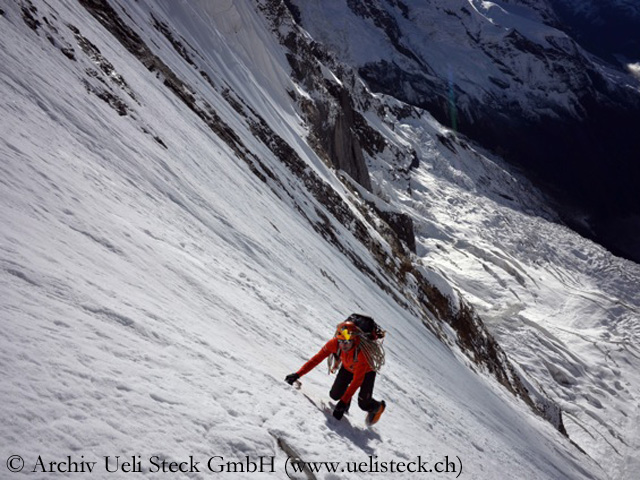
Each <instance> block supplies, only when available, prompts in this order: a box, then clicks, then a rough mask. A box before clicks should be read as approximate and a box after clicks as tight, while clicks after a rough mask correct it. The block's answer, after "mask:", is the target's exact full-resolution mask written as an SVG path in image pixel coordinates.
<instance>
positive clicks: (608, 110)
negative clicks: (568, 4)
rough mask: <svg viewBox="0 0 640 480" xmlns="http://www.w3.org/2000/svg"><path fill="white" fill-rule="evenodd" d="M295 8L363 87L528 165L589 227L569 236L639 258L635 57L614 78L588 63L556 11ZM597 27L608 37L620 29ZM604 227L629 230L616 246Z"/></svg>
mask: <svg viewBox="0 0 640 480" xmlns="http://www.w3.org/2000/svg"><path fill="white" fill-rule="evenodd" d="M292 3H294V4H295V5H296V7H297V8H298V10H299V11H300V18H301V22H302V24H303V25H304V26H305V28H307V29H308V30H309V31H310V32H311V34H312V35H313V36H314V38H316V39H318V40H319V41H321V42H323V43H325V44H326V45H329V46H330V47H331V49H332V50H334V51H335V52H337V54H338V55H339V56H340V58H342V59H343V60H344V61H346V62H348V63H350V64H351V65H353V66H355V67H356V68H358V69H359V71H360V73H361V75H362V76H363V78H364V79H365V80H366V81H367V83H368V85H369V86H370V88H372V89H373V90H375V91H379V92H384V93H386V94H389V95H392V96H395V97H396V98H400V99H401V100H403V101H405V102H408V103H411V104H414V105H418V106H420V107H423V108H425V109H427V110H429V111H430V112H431V113H432V114H433V115H434V116H435V117H436V118H437V119H438V120H439V121H440V122H441V123H443V124H445V125H447V126H449V127H450V128H452V129H454V130H458V131H460V132H462V133H464V134H466V135H468V136H470V137H471V138H473V139H474V140H475V141H476V142H479V143H481V144H482V145H483V146H484V147H485V148H488V149H491V150H492V151H494V152H499V153H500V154H501V155H502V156H504V157H505V158H506V159H507V160H508V161H510V162H513V163H516V164H518V165H519V166H521V167H524V169H525V171H528V172H530V173H533V174H534V178H536V179H537V181H538V182H539V185H540V186H542V187H545V188H547V189H548V191H549V192H552V193H553V195H554V197H555V198H557V199H559V200H560V202H559V203H561V204H566V203H572V204H573V205H574V207H575V209H577V210H582V212H583V213H581V216H588V217H590V219H589V221H590V224H589V225H588V226H587V227H586V228H585V227H583V226H582V225H581V222H580V221H578V220H577V219H576V216H575V215H574V214H573V212H572V211H567V212H563V213H564V216H565V218H566V220H567V221H571V222H572V226H573V228H576V229H578V230H579V231H581V233H582V234H583V235H585V236H588V237H590V238H594V239H596V240H598V241H600V242H602V243H603V244H605V245H606V246H607V247H608V248H610V249H613V250H614V251H616V252H619V253H622V254H624V255H626V256H627V257H630V258H640V252H638V251H637V248H632V249H629V248H627V245H628V243H629V242H628V240H627V239H628V238H629V236H630V235H633V232H631V231H628V229H625V228H624V225H625V224H626V220H625V219H626V218H627V217H629V216H633V215H636V214H638V213H639V212H640V202H639V201H638V198H637V195H635V189H636V187H635V185H637V184H638V182H640V168H639V167H638V165H637V162H636V161H635V152H637V151H638V150H640V143H639V142H640V140H638V136H637V135H636V133H635V130H634V128H635V127H634V126H635V125H637V124H638V122H640V93H639V92H640V83H639V82H638V80H637V78H635V77H634V76H633V75H631V74H630V73H629V71H628V70H629V68H628V67H627V64H633V63H634V62H636V61H637V60H636V59H635V58H632V57H631V56H629V55H626V57H627V58H624V59H622V58H621V59H620V62H619V68H616V69H614V68H611V67H610V66H607V65H606V64H605V62H604V61H603V60H600V59H597V58H595V57H593V56H592V55H590V54H589V53H587V51H586V50H585V49H583V48H582V46H581V45H580V43H577V42H576V39H577V40H578V41H579V42H581V41H582V40H583V37H581V36H578V35H577V33H576V31H574V30H573V29H571V28H570V27H569V24H568V23H567V22H566V21H565V16H564V15H561V14H560V13H558V9H559V7H558V6H557V5H556V4H555V3H552V2H523V1H510V2H485V1H471V0H464V1H463V0H459V1H439V0H432V1H398V2H382V1H370V2H363V1H359V0H348V1H347V0H330V1H326V2H325V1H304V2H303V1H295V0H293V1H292ZM599 4H601V5H605V4H608V3H607V2H604V3H602V2H599ZM602 8H604V7H602ZM636 8H637V7H636ZM616 15H617V17H616V18H620V14H619V13H618V14H616ZM603 18H604V19H605V22H606V25H608V26H610V30H613V29H617V28H618V25H621V23H620V22H618V21H614V20H613V17H609V16H606V17H603ZM629 18H630V19H629V22H632V24H633V25H635V26H630V27H629V28H626V27H624V31H625V32H627V31H628V32H629V33H628V34H624V35H623V38H625V39H628V40H629V42H631V45H636V47H631V48H630V49H627V51H638V48H637V42H638V40H639V39H638V33H637V32H638V31H640V28H638V26H637V24H635V23H633V22H635V20H633V18H635V17H629ZM623 25H626V23H624V24H623ZM598 28H600V27H598ZM592 33H594V34H593V35H591V34H590V35H591V36H590V38H591V39H592V40H593V42H592V43H597V42H599V41H600V37H599V36H598V34H597V33H595V32H592ZM584 38H585V39H586V36H585V37H584ZM585 46H587V45H586V44H585ZM589 50H591V51H592V52H596V53H598V51H596V50H593V49H591V48H589ZM608 52H609V56H610V55H613V54H615V53H616V52H617V53H620V52H622V50H615V49H609V50H608ZM611 218H614V219H616V220H619V221H616V222H614V223H616V225H617V226H616V228H617V229H618V231H621V232H622V231H624V230H627V233H625V234H623V237H622V240H621V241H620V242H617V241H616V240H615V239H614V240H613V241H612V239H611V236H610V235H608V232H610V229H609V228H607V225H608V223H609V219H611ZM623 245H624V246H623Z"/></svg>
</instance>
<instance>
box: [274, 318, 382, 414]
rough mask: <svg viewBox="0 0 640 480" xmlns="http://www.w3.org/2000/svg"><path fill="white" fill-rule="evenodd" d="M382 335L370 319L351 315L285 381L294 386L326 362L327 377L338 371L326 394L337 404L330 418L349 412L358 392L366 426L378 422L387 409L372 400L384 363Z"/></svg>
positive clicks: (380, 330) (380, 402)
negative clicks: (374, 387) (365, 415)
mask: <svg viewBox="0 0 640 480" xmlns="http://www.w3.org/2000/svg"><path fill="white" fill-rule="evenodd" d="M358 325H360V327H359V326H358ZM361 327H363V328H364V329H365V330H367V331H365V330H363V329H362V328H361ZM384 334H385V332H384V330H382V329H381V328H380V327H378V325H377V324H376V323H375V322H374V321H373V319H372V318H371V317H368V316H365V315H360V314H354V315H351V316H350V317H349V318H348V319H347V320H346V321H344V322H342V323H340V324H339V325H338V326H337V328H336V333H335V336H334V337H333V338H332V339H331V340H329V341H328V342H327V343H326V344H325V345H324V346H323V347H322V348H321V349H320V351H319V352H318V353H317V354H316V355H314V356H313V357H311V358H310V359H309V361H307V362H306V363H305V364H304V365H303V366H302V367H301V368H300V370H298V371H297V372H295V373H291V374H289V375H287V376H286V378H285V381H286V382H287V383H289V384H290V385H293V384H294V383H295V382H297V380H298V379H299V378H300V377H302V376H303V375H305V374H307V373H309V372H310V371H311V370H313V369H314V368H315V367H316V366H317V365H318V364H319V363H320V362H321V361H322V360H324V359H325V358H328V362H329V373H335V371H336V370H338V374H337V375H336V379H335V381H334V382H333V386H332V387H331V391H330V392H329V395H330V396H331V398H332V399H334V400H338V403H337V404H336V406H335V408H334V410H333V416H334V417H335V418H336V419H338V420H340V419H341V418H342V416H343V415H344V414H345V413H347V412H348V411H349V406H350V404H351V397H353V395H354V394H355V392H356V391H357V390H358V388H359V389H360V392H359V394H358V406H359V407H360V408H361V409H362V410H364V411H366V412H367V418H366V423H367V425H373V424H374V423H376V422H377V421H378V420H379V418H380V415H382V412H384V409H385V407H386V404H385V402H384V400H383V401H378V400H375V399H374V398H373V386H374V384H375V381H376V374H377V372H378V370H379V369H380V367H381V366H382V364H383V363H384V350H383V349H382V338H383V337H384Z"/></svg>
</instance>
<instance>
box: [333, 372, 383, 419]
mask: <svg viewBox="0 0 640 480" xmlns="http://www.w3.org/2000/svg"><path fill="white" fill-rule="evenodd" d="M351 380H353V373H351V372H350V371H348V370H347V369H346V368H344V367H341V368H340V370H339V371H338V374H337V375H336V380H335V382H333V386H332V387H331V391H330V392H329V396H330V397H331V398H333V399H334V400H340V398H342V396H343V395H344V392H346V391H347V388H349V384H350V383H351ZM375 382H376V372H373V371H372V372H368V373H366V374H365V376H364V380H363V381H362V385H361V386H360V393H359V394H358V406H359V407H360V408H361V409H362V410H365V411H367V412H370V411H372V410H377V409H378V407H380V402H378V401H377V400H374V399H373V385H374V384H375Z"/></svg>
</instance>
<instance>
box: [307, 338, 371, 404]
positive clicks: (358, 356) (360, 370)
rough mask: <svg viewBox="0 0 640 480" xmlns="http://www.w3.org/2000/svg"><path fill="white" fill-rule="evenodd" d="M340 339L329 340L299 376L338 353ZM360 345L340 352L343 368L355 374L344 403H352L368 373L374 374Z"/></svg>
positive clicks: (343, 399)
mask: <svg viewBox="0 0 640 480" xmlns="http://www.w3.org/2000/svg"><path fill="white" fill-rule="evenodd" d="M338 347H339V345H338V339H337V338H335V337H334V338H332V339H331V340H329V341H328V342H327V343H326V344H325V345H324V346H323V347H322V348H321V349H320V351H319V352H318V353H316V354H315V355H314V356H313V357H311V358H310V359H309V361H308V362H307V363H305V364H304V365H303V366H302V367H301V368H300V370H298V372H297V373H298V375H300V376H303V375H305V374H307V373H309V372H310V371H311V370H313V369H314V368H315V367H316V366H317V365H318V364H319V363H320V362H321V361H323V360H324V359H325V358H327V357H328V356H329V355H331V354H332V353H338ZM359 350H360V349H359V348H358V345H357V344H356V345H354V347H353V348H352V349H351V350H349V351H348V352H343V351H342V350H341V351H340V360H341V361H342V366H343V367H344V368H345V369H346V370H347V371H349V372H351V373H353V379H352V380H351V383H350V384H349V388H347V391H346V392H344V395H343V396H342V398H341V399H340V400H342V401H343V402H344V403H347V404H348V403H349V402H350V401H351V397H353V394H354V393H356V390H358V388H360V385H362V381H363V380H364V376H365V375H366V374H367V373H368V372H372V371H373V368H371V366H370V365H369V362H368V361H367V358H366V356H365V355H364V354H363V353H362V352H359Z"/></svg>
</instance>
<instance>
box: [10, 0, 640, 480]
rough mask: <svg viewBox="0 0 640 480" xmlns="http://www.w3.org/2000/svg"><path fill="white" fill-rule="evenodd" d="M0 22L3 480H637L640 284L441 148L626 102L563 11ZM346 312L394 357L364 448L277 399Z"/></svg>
mask: <svg viewBox="0 0 640 480" xmlns="http://www.w3.org/2000/svg"><path fill="white" fill-rule="evenodd" d="M0 5H1V8H0V25H1V27H2V28H0V40H1V41H0V46H1V48H0V65H2V67H1V69H0V87H1V88H2V91H1V93H2V97H1V98H2V99H3V101H2V103H0V128H1V130H2V133H3V134H2V136H1V137H0V153H1V155H2V162H1V163H0V169H1V175H0V182H1V185H2V189H1V190H0V220H1V225H2V227H1V228H0V240H1V241H0V292H1V293H2V294H1V295H0V322H1V324H0V325H1V327H2V328H1V329H0V347H1V348H0V363H1V364H2V365H3V369H2V389H0V418H1V419H2V423H3V425H5V429H3V432H2V433H1V434H0V435H1V436H0V438H2V442H0V448H1V449H2V451H1V452H0V453H2V455H3V458H8V457H9V456H10V455H14V454H15V453H16V452H19V453H21V454H22V456H23V457H24V458H25V459H27V461H31V462H32V467H31V469H32V470H34V471H36V469H34V468H33V462H35V459H36V458H39V457H38V456H39V455H41V454H42V455H44V456H47V457H51V458H48V459H47V461H49V460H58V459H60V458H62V455H64V456H66V455H68V452H70V451H73V452H79V453H78V455H84V457H85V458H86V459H89V458H91V457H92V456H97V457H98V458H103V457H104V456H105V455H115V454H121V455H129V454H134V453H135V454H136V455H138V454H143V455H147V456H148V455H152V454H155V453H158V454H162V455H163V456H166V457H168V458H174V457H175V456H177V455H184V456H185V457H187V458H188V457H189V456H190V455H195V456H196V457H197V458H196V459H200V457H202V458H203V459H204V462H206V459H207V458H209V457H211V456H212V455H217V454H220V455H224V456H225V458H227V459H232V460H237V459H244V458H245V457H246V458H249V457H255V456H256V455H267V456H272V457H273V458H274V459H275V460H274V461H275V462H276V463H277V469H278V471H277V472H269V473H267V474H265V477H266V478H271V477H273V478H281V477H283V476H284V474H285V468H286V465H287V463H286V462H287V456H288V455H293V453H292V452H295V455H297V456H301V457H302V458H303V459H305V460H320V461H327V460H334V459H335V457H336V453H335V452H336V451H339V452H340V457H341V460H344V461H352V462H354V463H355V462H357V461H359V460H365V461H368V460H371V459H373V458H377V459H379V460H380V461H385V462H387V461H389V460H397V459H401V460H402V461H405V460H412V459H414V458H415V457H417V456H423V455H424V456H426V455H429V456H435V455H440V454H442V455H449V458H453V457H454V455H455V456H456V457H458V460H459V461H460V465H459V466H460V468H462V467H463V466H464V472H465V473H467V472H468V473H470V474H471V475H472V476H473V477H474V478H485V479H493V478H495V477H496V475H499V476H504V477H507V476H511V477H515V478H548V479H554V480H555V479H557V478H572V479H573V478H575V479H583V478H584V479H594V478H597V479H600V478H602V479H605V478H615V479H621V480H630V479H632V478H635V475H636V474H637V471H638V468H640V465H639V464H638V458H637V451H638V449H639V448H640V430H638V425H640V422H638V399H640V374H639V373H638V372H640V362H639V360H640V352H639V351H638V344H639V343H638V342H639V340H640V325H639V324H638V322H637V313H638V311H640V293H639V292H638V289H637V285H638V282H639V279H640V267H638V265H637V264H635V263H633V262H630V261H626V260H623V259H620V258H617V257H615V256H613V255H612V254H611V253H609V252H608V251H606V250H605V249H603V248H601V247H600V246H599V245H597V244H595V243H593V242H591V241H589V240H587V239H585V238H583V237H581V236H579V235H577V234H576V233H575V232H573V231H572V230H570V229H568V228H566V227H565V226H564V225H563V224H562V222H561V217H560V215H559V213H558V212H557V211H556V209H555V207H554V204H553V203H550V202H549V200H548V198H547V196H546V195H545V194H544V193H542V192H541V191H540V189H539V188H536V187H535V186H534V185H533V184H532V183H531V182H530V181H529V180H527V179H526V178H525V177H524V176H522V175H521V174H520V173H519V172H518V171H516V170H514V169H513V168H511V167H509V166H508V164H506V163H505V162H504V161H503V159H502V158H501V157H498V156H496V155H494V154H492V153H490V152H489V151H487V149H485V148H483V147H482V146H481V145H479V144H478V143H475V142H474V141H473V140H472V139H468V138H464V137H462V136H461V135H458V134H456V133H455V132H453V131H452V129H451V127H452V126H453V127H455V128H456V129H458V130H462V127H463V126H464V125H467V124H468V123H469V118H472V117H473V118H474V119H476V120H475V121H476V122H479V121H480V120H481V119H483V118H484V119H486V118H488V117H485V116H483V115H486V114H485V113H483V111H484V110H482V111H481V110H476V108H479V105H480V103H479V102H480V100H483V101H487V100H489V103H488V104H487V105H488V107H487V108H493V109H494V111H495V112H496V113H500V114H501V115H502V116H503V117H504V118H503V121H504V124H505V125H508V124H509V121H510V120H509V117H508V116H507V113H508V112H509V111H508V110H503V109H502V107H501V106H500V105H501V104H499V101H507V100H508V103H509V105H511V107H510V108H513V109H514V111H520V112H523V111H530V112H531V114H530V117H527V121H531V122H533V123H532V125H533V124H535V122H538V121H542V119H544V118H555V117H554V116H556V117H557V118H564V116H566V117H567V118H570V119H573V120H572V121H576V122H577V120H576V119H579V118H581V117H580V116H581V115H583V114H584V113H585V112H584V108H585V107H584V105H582V104H581V103H580V102H581V98H582V97H580V95H579V94H578V93H579V91H580V88H582V87H584V85H587V86H588V87H589V88H592V90H593V89H595V87H594V86H593V85H591V84H589V79H590V78H591V77H590V76H589V75H595V73H593V72H592V71H591V70H589V69H594V71H599V72H600V73H599V75H602V76H603V78H605V79H606V82H605V86H606V88H608V89H610V91H609V95H610V96H609V97H606V98H605V97H604V96H603V95H604V93H602V92H600V90H597V89H596V90H593V91H594V92H596V93H597V95H596V96H598V95H600V96H599V97H598V98H600V97H602V98H603V99H604V100H603V101H609V100H611V101H612V102H613V101H614V100H615V101H619V97H618V94H619V90H620V88H621V87H620V84H618V83H616V81H615V79H616V78H627V77H623V76H622V74H621V73H619V72H615V71H614V70H611V69H610V70H604V69H601V70H598V68H601V67H599V66H598V65H600V64H598V63H594V61H593V60H592V59H591V58H590V56H589V55H587V54H586V53H585V52H584V51H583V50H582V49H581V48H580V47H579V46H578V45H577V44H576V43H575V42H574V41H573V40H571V38H569V37H568V36H566V35H565V34H564V33H562V32H561V31H560V30H558V29H557V26H556V27H554V26H550V25H558V24H559V22H560V19H559V17H558V16H557V12H556V10H555V7H554V6H553V4H552V3H543V2H539V3H538V2H517V3H516V2H509V3H506V2H505V3H504V4H501V5H502V6H498V5H497V4H490V3H488V2H482V3H480V2H431V3H430V4H428V5H429V7H430V8H429V9H427V8H425V6H424V5H425V3H424V2H408V1H400V0H394V1H391V0H390V1H388V2H358V1H349V2H346V3H344V2H338V1H324V2H308V3H307V2H294V1H292V0H287V1H280V0H258V1H250V0H216V1H211V0H191V1H189V2H175V1H172V0H156V1H136V2H129V1H125V0H46V1H44V0H24V1H23V2H21V3H16V2H4V3H1V4H0ZM534 7H535V8H534ZM509 8H512V10H509ZM434 11H435V12H437V13H438V15H440V14H442V16H439V17H433V16H432V14H433V12H434ZM516 14H517V15H516ZM336 21H343V22H344V23H343V24H342V25H341V28H340V29H335V28H334V27H335V23H334V22H336ZM504 22H507V23H508V22H512V23H513V24H514V25H515V26H517V28H515V26H514V27H513V28H511V27H510V28H506V29H505V28H504ZM460 25H462V26H463V27H460ZM425 26H428V27H429V28H428V29H427V30H425V29H424V28H423V27H425ZM315 27H317V28H315ZM460 28H463V30H465V34H464V35H463V36H462V37H458V36H456V32H458V31H459V29H460ZM405 29H409V30H405ZM329 33H331V35H335V37H331V35H329ZM356 34H357V35H356ZM327 35H328V36H329V37H330V38H333V39H334V41H333V43H332V42H329V41H327V38H326V37H327ZM425 42H426V43H425ZM424 45H428V46H429V48H428V49H427V50H429V54H430V55H433V57H427V56H426V54H425V47H424ZM478 45H481V46H482V48H481V52H482V53H481V54H480V53H478V52H480V51H476V50H473V51H475V52H476V53H477V54H478V55H480V56H478V57H471V62H473V66H474V67H475V68H469V64H468V62H469V61H470V60H469V56H468V54H469V52H470V51H472V49H474V48H477V47H478ZM523 52H524V53H526V54H527V55H526V56H523V55H524V54H523ZM540 55H541V56H540ZM362 59H364V60H366V61H365V62H364V63H362V64H361V65H360V64H359V63H358V62H359V61H360V60H362ZM433 59H436V60H438V61H435V60H433ZM474 59H475V60H474ZM483 59H484V60H486V59H490V60H491V61H492V62H493V63H491V62H485V61H484V60H483ZM427 60H428V61H427ZM463 61H465V62H467V63H466V66H465V65H463ZM385 62H386V63H385ZM349 63H351V64H352V65H354V66H355V67H357V68H354V67H352V66H350V65H349ZM383 67H385V68H384V69H383ZM602 68H604V67H602ZM583 69H587V70H588V71H589V72H590V73H585V72H584V71H583ZM384 74H386V75H388V77H389V79H390V80H389V85H390V86H391V85H394V84H395V85H396V86H398V84H397V82H398V81H399V79H401V80H402V82H401V85H400V86H401V87H402V88H401V89H400V90H399V91H398V92H396V94H397V95H396V94H394V95H386V94H382V93H379V92H375V91H372V88H374V89H375V88H376V87H375V85H376V83H375V82H376V81H379V83H380V85H382V84H383V83H385V81H386V80H385V78H386V77H385V78H383V77H384ZM442 75H444V76H442ZM523 75H524V76H526V78H527V80H528V81H527V82H523V81H519V79H521V77H522V76H523ZM558 75H559V76H560V77H561V78H562V79H564V80H563V81H566V82H568V84H565V83H563V82H561V81H558V79H557V78H558ZM376 79H378V80H376ZM487 79H488V80H487ZM394 82H396V83H394ZM424 82H427V83H424ZM496 88H497V89H498V90H496ZM585 88H586V87H585ZM603 88H604V87H603ZM498 91H500V92H502V96H500V95H497V93H496V92H498ZM603 91H604V90H603ZM629 92H633V90H632V89H629ZM629 95H630V98H633V93H629ZM397 97H399V98H397ZM405 97H406V98H405ZM420 99H423V100H424V99H431V100H429V101H432V102H433V105H434V107H433V114H434V115H432V114H431V113H430V112H429V111H427V110H425V109H424V108H420V106H419V105H422V103H421V102H422V101H423V100H420ZM491 101H493V102H494V103H493V104H492V103H491ZM424 102H426V103H424V106H428V103H429V102H427V100H424ZM438 102H440V103H438ZM438 104H440V107H437V105H438ZM534 107H535V108H534ZM438 108H440V111H442V112H445V113H446V115H445V117H443V118H444V120H443V122H444V125H443V123H441V122H439V121H438V120H437V118H435V117H437V116H438V115H439V113H438V112H439V110H438ZM442 112H441V113H442ZM565 120H566V119H565ZM567 121H568V120H567ZM505 128H506V127H505ZM575 128H576V129H578V123H576V124H575ZM494 133H495V132H494ZM495 134H496V135H497V133H495ZM583 134H584V133H583ZM547 148H549V149H550V150H551V148H550V146H549V145H547ZM505 152H507V150H506V147H505ZM507 153H508V152H507ZM552 153H553V152H552ZM584 168H586V167H584ZM353 311H363V312H366V313H369V314H372V315H374V316H375V318H376V319H377V320H378V321H379V322H380V323H381V324H382V326H383V327H384V328H385V329H386V330H387V332H388V335H387V338H386V340H385V346H386V348H387V364H386V365H385V367H384V369H383V371H382V372H381V374H380V377H379V379H378V380H377V383H376V390H375V395H376V396H377V397H379V398H381V399H385V400H387V405H388V411H387V412H385V418H384V420H383V421H381V422H380V423H379V424H378V425H377V426H376V429H374V430H368V429H362V428H361V426H362V424H361V423H360V420H361V418H360V416H359V415H360V414H361V413H362V412H359V411H357V408H356V406H355V403H354V405H353V407H352V409H351V413H350V415H349V418H348V419H346V420H345V421H344V422H341V423H336V422H334V421H333V419H332V417H330V414H329V415H327V416H325V415H324V414H323V412H322V411H320V412H319V411H318V408H317V406H318V405H322V399H323V398H326V392H327V390H328V388H329V385H330V382H331V381H332V380H333V379H332V378H331V377H327V376H325V375H323V374H322V372H319V371H314V372H313V374H310V375H308V376H306V377H305V378H304V379H303V389H302V393H301V392H295V391H293V390H292V389H290V388H289V387H288V385H286V384H284V382H283V378H284V375H286V374H288V373H291V372H292V371H295V370H296V369H297V368H299V366H300V365H301V364H302V362H304V361H305V360H306V359H307V358H309V357H310V356H311V355H312V354H314V353H315V352H317V351H318V349H319V348H320V347H321V346H322V344H323V343H324V342H325V341H326V340H327V339H328V338H329V337H330V336H331V334H332V332H333V329H334V328H335V324H336V323H337V322H338V321H340V320H342V319H344V318H345V317H346V315H348V314H349V313H352V312H353ZM317 370H320V368H318V369H317ZM321 410H322V409H321ZM9 447H10V448H12V449H15V451H6V449H7V448H9ZM43 452H44V453H43ZM450 452H453V453H450ZM65 458H66V457H65ZM423 458H424V457H423ZM456 468H458V466H456ZM343 473H344V474H345V475H344V476H345V478H362V475H361V474H356V473H353V472H343ZM404 473H405V474H406V473H407V472H404ZM328 475H329V473H328ZM69 476H72V475H71V474H69ZM202 476H203V477H204V476H205V475H202ZM196 477H197V475H196ZM341 478H342V475H341ZM398 478H411V476H410V475H408V474H406V475H405V476H403V475H402V473H401V474H399V475H398Z"/></svg>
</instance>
